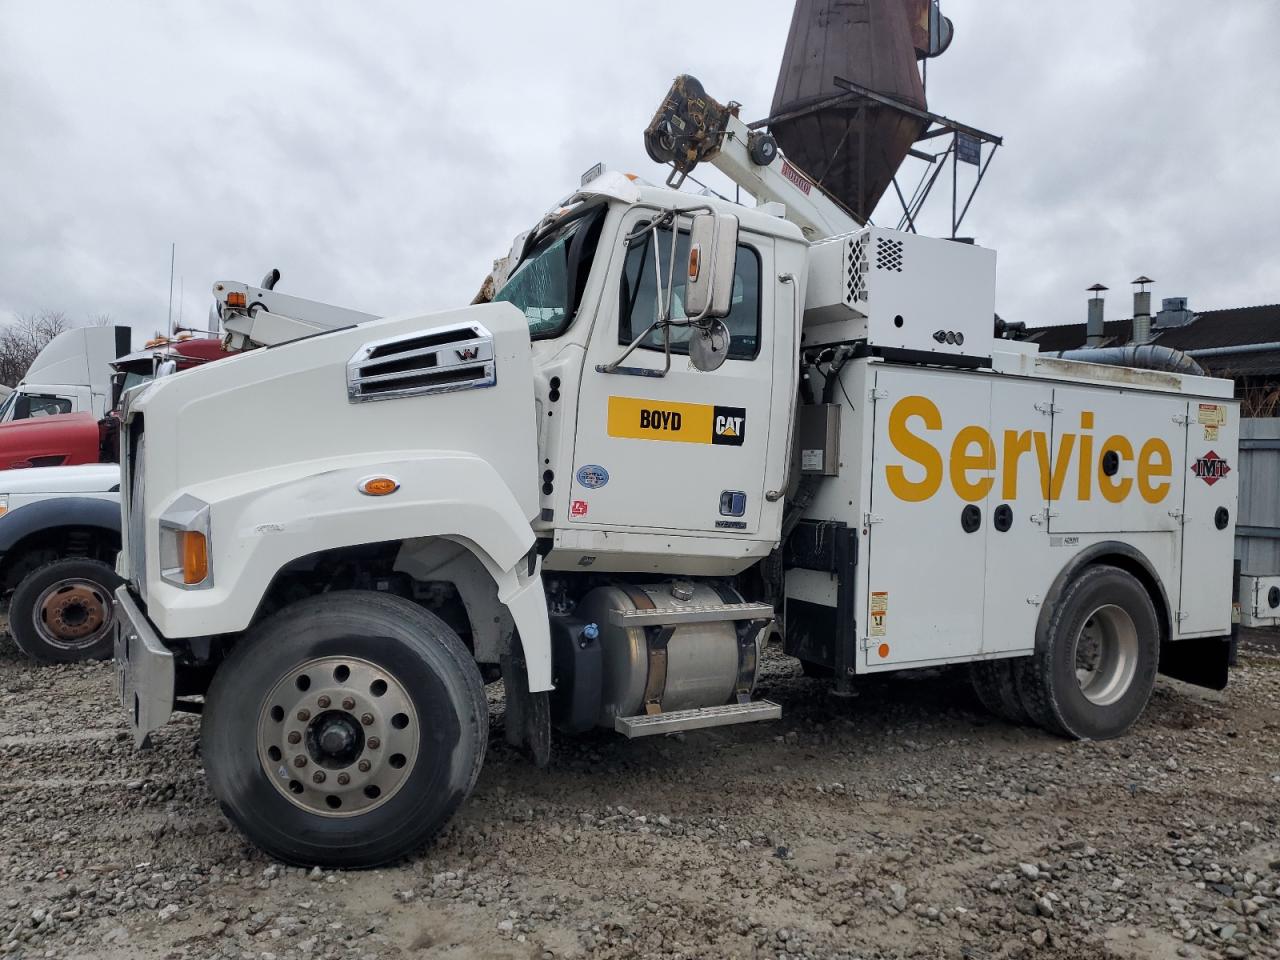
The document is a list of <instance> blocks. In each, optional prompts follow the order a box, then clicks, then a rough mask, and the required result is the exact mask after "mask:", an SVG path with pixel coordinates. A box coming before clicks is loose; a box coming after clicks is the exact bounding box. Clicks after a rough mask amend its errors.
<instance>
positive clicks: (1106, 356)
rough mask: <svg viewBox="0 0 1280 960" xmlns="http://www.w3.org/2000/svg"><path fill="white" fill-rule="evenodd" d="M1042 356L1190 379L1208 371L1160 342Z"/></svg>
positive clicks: (1051, 351)
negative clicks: (1169, 374)
mask: <svg viewBox="0 0 1280 960" xmlns="http://www.w3.org/2000/svg"><path fill="white" fill-rule="evenodd" d="M1040 356H1042V357H1057V358H1058V359H1060V360H1076V361H1078V362H1080V363H1102V364H1106V365H1107V366H1109V367H1136V368H1137V369H1139V370H1164V371H1167V372H1169V373H1181V374H1185V375H1186V376H1189V377H1203V376H1205V372H1204V368H1203V367H1202V366H1200V364H1198V363H1196V362H1195V361H1194V360H1192V359H1191V357H1189V356H1187V355H1186V354H1185V353H1183V352H1182V351H1181V350H1174V349H1173V348H1172V347H1162V346H1160V345H1159V344H1156V343H1141V344H1138V343H1131V344H1129V345H1128V346H1127V347H1098V348H1088V347H1086V348H1085V349H1083V350H1050V351H1046V352H1044V353H1042V354H1040Z"/></svg>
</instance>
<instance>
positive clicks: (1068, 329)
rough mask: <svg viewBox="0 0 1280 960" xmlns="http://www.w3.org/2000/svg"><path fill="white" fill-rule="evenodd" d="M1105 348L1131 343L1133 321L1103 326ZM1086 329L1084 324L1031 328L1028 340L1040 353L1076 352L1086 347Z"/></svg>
mask: <svg viewBox="0 0 1280 960" xmlns="http://www.w3.org/2000/svg"><path fill="white" fill-rule="evenodd" d="M1103 328H1104V336H1105V339H1104V340H1103V342H1102V344H1101V345H1102V346H1104V347H1115V346H1120V345H1121V344H1125V343H1128V342H1129V339H1130V337H1132V336H1133V321H1132V320H1129V319H1128V318H1125V319H1123V320H1108V321H1107V322H1106V323H1104V324H1103ZM1084 338H1085V329H1084V324H1083V323H1064V324H1062V325H1061V326H1057V327H1030V328H1028V329H1027V339H1028V340H1030V341H1032V342H1033V343H1038V344H1039V345H1040V352H1041V353H1044V352H1046V351H1050V350H1053V351H1057V350H1075V349H1076V348H1077V347H1083V346H1084Z"/></svg>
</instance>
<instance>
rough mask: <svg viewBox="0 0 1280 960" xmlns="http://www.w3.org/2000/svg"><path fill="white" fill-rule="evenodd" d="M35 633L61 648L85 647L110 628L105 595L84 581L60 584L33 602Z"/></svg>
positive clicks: (109, 609) (62, 582)
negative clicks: (34, 603)
mask: <svg viewBox="0 0 1280 960" xmlns="http://www.w3.org/2000/svg"><path fill="white" fill-rule="evenodd" d="M33 613H34V620H35V626H36V629H37V630H38V631H39V632H40V634H41V635H42V636H43V637H44V638H45V639H46V640H48V641H49V642H50V643H52V644H54V645H56V646H61V647H79V646H86V645H89V644H91V643H93V642H95V641H97V640H98V638H99V637H101V636H102V634H103V633H104V632H105V631H106V630H107V629H108V628H109V627H110V626H111V603H110V600H109V599H108V596H107V594H106V591H105V590H104V589H103V588H102V587H100V586H98V585H97V584H93V583H90V582H88V581H85V580H61V581H59V582H57V583H55V584H52V585H51V586H50V587H49V588H48V589H46V590H45V591H44V593H42V594H41V595H40V597H39V599H38V600H37V601H36V605H35V610H34V611H33Z"/></svg>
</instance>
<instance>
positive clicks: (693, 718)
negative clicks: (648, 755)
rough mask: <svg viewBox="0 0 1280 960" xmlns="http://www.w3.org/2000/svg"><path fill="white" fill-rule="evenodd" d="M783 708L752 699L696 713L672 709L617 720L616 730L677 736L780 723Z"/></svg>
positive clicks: (630, 734)
mask: <svg viewBox="0 0 1280 960" xmlns="http://www.w3.org/2000/svg"><path fill="white" fill-rule="evenodd" d="M781 716H782V707H780V706H778V704H776V703H774V702H773V701H771V700H753V701H752V702H751V703H729V704H725V705H724V706H722V707H702V708H700V709H697V710H672V711H670V712H669V713H653V714H646V715H643V716H639V717H614V718H613V729H614V730H616V731H618V733H620V734H622V735H623V736H625V737H630V738H632V739H634V738H635V737H652V736H656V735H657V734H659V733H677V732H679V731H681V730H700V729H702V728H703V727H727V726H730V725H732V724H735V723H752V722H753V721H756V720H777V719H779V718H781Z"/></svg>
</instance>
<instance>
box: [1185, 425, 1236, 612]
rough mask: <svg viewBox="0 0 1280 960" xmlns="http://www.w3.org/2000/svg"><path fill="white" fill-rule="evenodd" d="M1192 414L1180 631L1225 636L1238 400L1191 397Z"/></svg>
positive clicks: (1232, 521)
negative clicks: (1224, 401)
mask: <svg viewBox="0 0 1280 960" xmlns="http://www.w3.org/2000/svg"><path fill="white" fill-rule="evenodd" d="M1188 413H1189V416H1188V418H1187V446H1186V449H1187V458H1186V463H1185V465H1184V466H1183V470H1182V473H1183V475H1184V477H1185V479H1186V496H1185V499H1184V501H1183V507H1182V520H1183V522H1182V574H1181V583H1180V585H1179V597H1178V614H1177V616H1178V624H1177V627H1176V630H1177V632H1178V633H1179V634H1182V635H1186V634H1212V635H1221V634H1225V633H1228V632H1229V631H1230V630H1231V576H1232V557H1233V551H1234V538H1235V523H1236V512H1237V510H1238V509H1239V489H1240V475H1239V473H1238V472H1237V468H1238V466H1239V464H1238V463H1237V461H1236V450H1237V447H1238V446H1239V430H1240V419H1239V416H1238V413H1239V410H1238V408H1237V407H1236V406H1235V405H1234V404H1226V403H1199V402H1197V401H1192V402H1191V404H1190V405H1189V410H1188ZM1219 511H1225V512H1224V513H1219ZM1219 523H1222V524H1223V525H1222V526H1219ZM1171 599H1172V598H1171Z"/></svg>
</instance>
